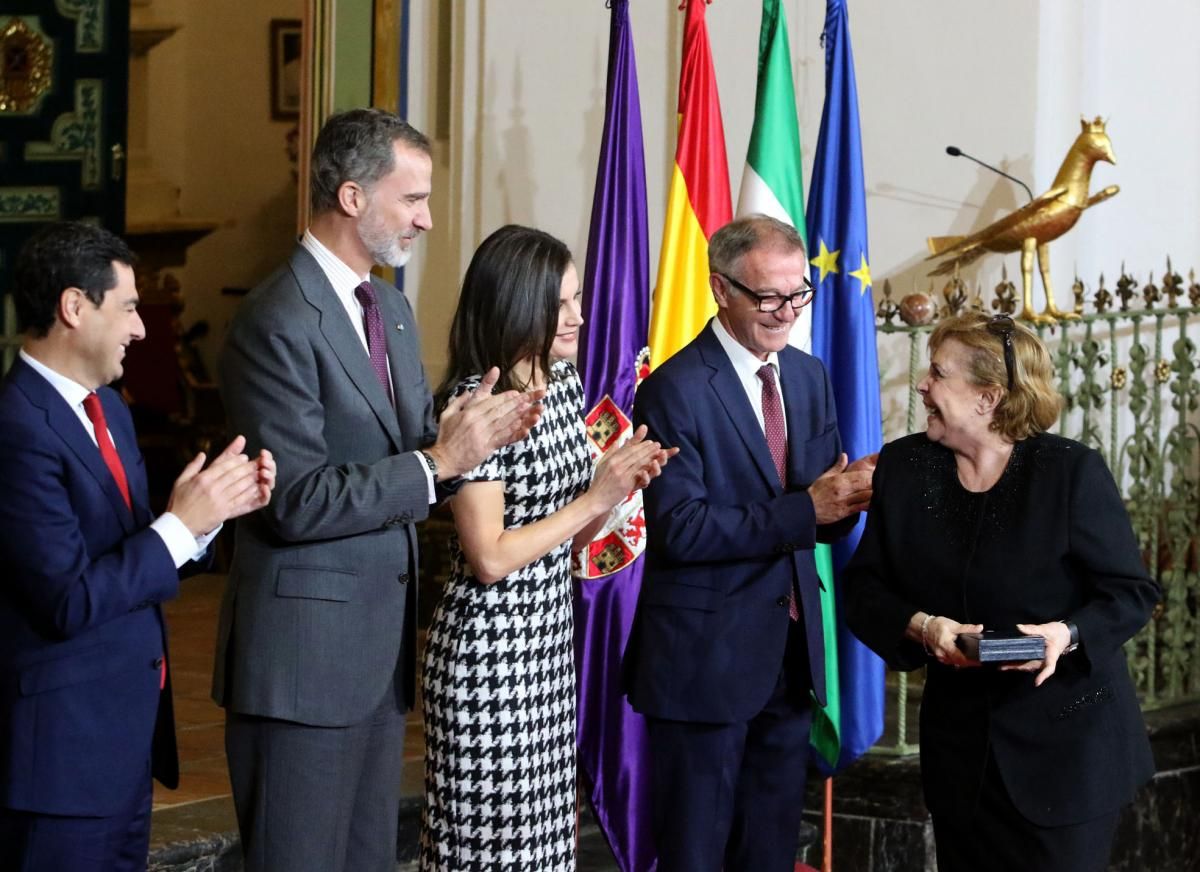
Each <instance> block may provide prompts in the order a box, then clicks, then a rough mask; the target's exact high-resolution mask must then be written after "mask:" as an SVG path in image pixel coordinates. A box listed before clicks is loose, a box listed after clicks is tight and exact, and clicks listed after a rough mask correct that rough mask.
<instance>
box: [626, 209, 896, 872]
mask: <svg viewBox="0 0 1200 872" xmlns="http://www.w3.org/2000/svg"><path fill="white" fill-rule="evenodd" d="M709 268H710V270H711V276H710V279H709V281H710V285H711V288H712V292H713V296H714V297H715V298H716V302H717V306H718V313H717V317H716V318H714V319H713V320H712V321H710V322H709V324H708V326H706V327H705V328H704V329H703V330H702V331H701V332H700V335H699V336H697V337H696V339H694V340H693V341H692V342H691V343H690V344H689V345H688V346H687V347H685V348H684V349H682V350H681V351H680V352H679V353H678V354H676V355H675V356H674V357H672V358H671V359H670V360H667V361H666V362H665V363H663V364H662V366H660V367H659V368H658V369H657V370H656V371H655V372H654V373H653V374H652V375H650V377H649V378H647V379H646V381H645V382H644V383H643V384H642V386H641V387H640V388H639V390H638V395H637V401H636V403H635V404H634V421H635V423H636V424H646V425H647V426H648V427H649V431H650V432H649V438H652V439H655V440H658V441H659V442H661V443H662V444H663V445H667V446H672V447H678V448H679V449H680V450H679V455H678V456H677V457H676V458H675V459H674V460H673V461H672V462H671V464H670V466H668V467H667V468H665V469H664V470H663V474H662V475H661V476H660V477H659V478H658V479H657V480H655V481H654V482H653V483H652V484H651V485H650V487H649V489H648V490H647V491H646V494H645V500H646V529H647V534H648V536H649V539H648V543H647V551H646V555H647V563H646V574H645V581H644V583H643V588H642V593H641V598H640V600H639V603H638V611H637V616H636V619H635V623H634V630H633V636H632V639H631V642H630V647H629V650H628V651H627V653H626V657H625V663H626V669H627V678H628V680H629V699H630V703H631V704H632V705H633V707H634V709H636V710H637V711H639V712H641V713H642V714H644V715H646V717H647V723H648V727H649V734H650V746H651V757H652V761H653V762H652V765H653V779H652V784H653V787H652V793H653V809H654V811H653V814H654V827H653V828H654V834H655V840H656V844H657V848H658V853H659V866H658V868H659V870H660V872H669V870H688V872H697V870H706V869H711V870H714V872H719V870H721V869H722V868H724V869H725V870H726V872H733V870H747V872H772V870H788V872H790V870H791V869H792V868H793V866H794V863H795V855H796V848H797V837H798V835H799V828H800V815H801V811H802V809H803V801H804V779H805V767H806V765H807V762H808V749H807V746H808V734H809V727H810V725H811V720H812V714H811V705H810V698H811V697H815V698H816V700H817V701H818V702H819V703H824V700H825V673H824V663H825V658H824V648H823V635H822V630H821V605H820V600H819V592H818V585H819V584H820V581H819V580H818V577H817V572H816V568H815V565H814V563H813V548H814V547H815V545H816V543H817V542H818V541H829V540H830V539H832V538H835V537H837V536H839V535H842V534H844V533H845V532H846V531H847V530H848V529H849V526H850V524H852V523H853V520H854V516H855V513H856V512H858V511H860V510H862V509H864V508H866V506H867V503H868V502H869V501H870V496H871V472H870V466H871V463H872V462H873V461H872V460H871V459H869V458H868V459H864V460H862V461H858V462H856V463H855V464H852V465H850V466H847V462H846V456H845V455H844V454H842V450H841V440H840V438H839V436H838V430H837V421H836V417H835V410H834V401H833V396H832V394H831V392H830V387H829V381H828V379H827V378H826V375H825V371H824V368H823V367H822V366H821V364H820V362H819V361H817V360H816V359H814V358H812V357H810V356H809V355H807V354H805V353H803V352H801V351H798V350H797V349H795V348H792V347H791V346H789V345H788V344H787V343H788V336H789V334H790V332H791V328H792V326H793V324H794V323H795V320H796V313H797V312H798V311H799V310H800V309H802V308H803V307H804V306H805V305H807V304H808V303H809V302H810V301H811V299H812V295H813V291H812V287H811V285H809V283H808V279H807V274H808V260H807V257H806V256H805V252H804V244H803V241H802V240H801V239H800V237H799V235H798V234H797V233H796V231H795V230H794V229H793V228H792V227H790V226H788V225H786V224H783V223H782V222H779V221H776V220H775V219H773V218H768V217H766V216H763V215H757V216H750V217H748V218H740V219H737V220H735V221H733V222H732V223H730V224H728V225H726V226H725V227H723V228H721V229H720V230H718V231H717V232H716V233H714V234H713V236H712V239H711V241H710V244H709Z"/></svg>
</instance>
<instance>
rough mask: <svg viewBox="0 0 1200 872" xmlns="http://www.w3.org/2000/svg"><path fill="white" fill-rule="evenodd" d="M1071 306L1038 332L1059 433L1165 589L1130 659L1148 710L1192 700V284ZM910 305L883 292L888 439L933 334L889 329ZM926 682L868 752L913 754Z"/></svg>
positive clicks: (893, 697)
mask: <svg viewBox="0 0 1200 872" xmlns="http://www.w3.org/2000/svg"><path fill="white" fill-rule="evenodd" d="M1073 292H1074V296H1075V311H1076V313H1077V314H1079V315H1080V317H1079V319H1078V320H1075V321H1063V322H1059V323H1058V324H1056V325H1053V326H1046V325H1042V326H1038V327H1035V329H1036V330H1037V332H1038V334H1039V335H1040V336H1041V337H1042V339H1043V341H1045V342H1046V344H1047V347H1048V348H1049V349H1050V353H1051V355H1052V357H1053V360H1054V366H1055V371H1056V374H1057V379H1058V388H1059V391H1060V392H1061V393H1062V395H1063V397H1064V399H1065V401H1066V402H1065V403H1064V407H1063V412H1062V416H1061V418H1060V420H1059V425H1058V427H1057V432H1059V433H1061V434H1062V435H1064V436H1069V437H1071V438H1073V439H1077V440H1079V441H1080V442H1083V443H1085V444H1087V445H1090V446H1092V447H1094V448H1096V449H1097V450H1098V451H1100V453H1101V454H1102V455H1103V456H1104V459H1105V461H1106V462H1107V463H1108V465H1109V468H1110V469H1111V470H1112V472H1113V476H1114V478H1115V479H1116V480H1117V483H1118V485H1119V486H1120V487H1121V490H1122V493H1123V494H1124V495H1125V500H1126V505H1127V507H1128V509H1129V516H1130V519H1131V521H1132V523H1133V528H1134V532H1135V533H1136V535H1137V538H1138V542H1139V543H1140V544H1141V547H1142V556H1143V559H1145V561H1146V565H1147V567H1148V568H1149V569H1150V571H1151V573H1152V574H1153V575H1154V576H1155V577H1156V578H1157V579H1158V581H1159V583H1160V584H1161V586H1162V591H1163V597H1162V602H1161V603H1160V605H1159V606H1158V608H1157V609H1156V610H1155V613H1154V616H1153V618H1152V619H1151V620H1150V622H1149V623H1148V624H1147V626H1146V627H1145V628H1144V629H1143V630H1142V632H1141V633H1139V634H1138V635H1137V636H1136V637H1134V638H1133V639H1131V640H1130V641H1129V642H1128V643H1127V645H1126V652H1127V654H1128V657H1129V664H1130V669H1131V671H1132V673H1133V677H1134V681H1135V683H1136V685H1137V688H1138V692H1139V694H1140V696H1141V699H1142V702H1143V705H1144V707H1146V708H1159V707H1163V706H1167V705H1171V704H1174V703H1177V702H1183V701H1188V700H1194V699H1198V698H1200V652H1198V651H1197V640H1198V637H1200V565H1198V564H1200V560H1198V554H1197V549H1198V547H1200V427H1198V426H1197V422H1198V419H1200V416H1198V414H1197V412H1198V409H1200V381H1197V368H1198V363H1200V360H1198V355H1197V347H1196V342H1195V341H1194V340H1193V339H1192V338H1191V335H1190V334H1194V333H1195V332H1196V330H1195V327H1194V324H1195V323H1196V321H1197V320H1200V319H1198V316H1200V283H1198V282H1197V281H1196V279H1195V276H1194V274H1189V281H1188V284H1187V285H1186V286H1185V284H1184V282H1183V279H1182V278H1181V277H1180V276H1179V275H1178V274H1177V273H1175V272H1174V270H1173V269H1172V268H1171V264H1170V261H1169V260H1168V262H1167V272H1166V275H1165V276H1164V277H1163V279H1162V283H1161V285H1158V284H1155V282H1154V279H1153V275H1152V274H1151V276H1150V278H1149V279H1148V280H1147V281H1146V283H1145V284H1144V285H1139V283H1138V281H1137V280H1136V279H1135V278H1134V277H1133V276H1131V275H1129V274H1127V273H1126V272H1125V271H1124V267H1122V274H1121V277H1120V278H1119V279H1118V280H1117V283H1116V286H1115V289H1114V291H1109V290H1108V289H1107V288H1106V287H1105V283H1104V278H1103V276H1101V278H1100V280H1099V282H1098V283H1097V285H1096V287H1095V290H1094V291H1091V292H1090V291H1089V289H1088V287H1087V286H1086V285H1084V283H1083V282H1082V281H1080V280H1078V279H1076V281H1075V284H1074V286H1073ZM919 302H922V303H926V308H927V309H928V308H930V305H929V304H931V305H932V308H934V309H936V311H937V316H938V317H945V316H946V315H949V314H956V313H957V312H960V311H963V310H964V309H967V308H976V309H980V310H984V309H987V308H989V307H988V306H986V305H985V304H984V302H983V300H982V295H981V294H980V293H978V292H976V293H974V294H972V293H970V291H969V290H968V289H967V287H966V286H965V285H964V284H963V283H962V282H961V281H960V280H959V279H957V278H955V279H953V280H951V282H950V283H949V284H947V285H946V287H945V289H943V291H942V295H941V299H940V300H936V301H933V300H929V301H919ZM1015 302H1016V295H1015V289H1014V288H1013V286H1012V283H1011V282H1009V281H1007V278H1005V279H1004V280H1003V281H1001V283H1000V284H999V285H997V287H996V288H995V291H994V292H993V295H992V299H991V301H990V308H991V309H992V310H995V311H999V312H1006V313H1008V314H1012V312H1013V311H1014V309H1015ZM908 303H910V301H908V300H907V299H906V300H905V301H902V305H897V304H896V303H895V302H894V301H893V300H892V298H891V289H890V287H888V285H887V283H885V285H884V294H883V298H882V299H881V301H880V304H879V311H878V318H879V323H878V331H879V336H878V344H879V352H880V359H881V361H887V360H893V361H894V360H903V358H904V356H905V352H907V361H908V378H907V397H906V398H905V401H904V402H903V406H904V408H905V416H904V424H903V428H902V429H901V428H899V427H897V426H894V425H893V426H888V425H889V423H890V422H889V421H888V420H887V418H886V416H885V427H884V431H885V434H886V438H888V439H893V438H896V437H897V436H900V435H903V434H904V433H911V432H913V431H914V430H916V429H919V426H918V424H917V418H916V416H917V410H918V408H919V405H920V403H919V397H918V395H917V393H916V384H917V382H918V381H919V380H920V378H921V376H922V374H923V372H924V370H925V366H926V350H925V346H926V341H927V334H928V333H929V332H930V331H931V330H932V329H933V326H932V324H926V325H923V326H907V325H904V324H898V323H894V322H895V320H896V318H897V316H898V315H899V314H900V312H901V309H902V308H903V309H904V310H905V312H909V311H912V309H913V308H914V307H913V306H912V305H905V304H908ZM915 308H917V309H918V310H919V308H920V307H919V306H917V307H915ZM904 343H907V348H905V347H904ZM881 366H882V365H881ZM885 394H886V387H885ZM923 680H924V677H923V674H922V673H912V674H911V675H909V674H899V675H893V676H889V682H888V684H889V688H890V689H891V692H890V698H889V700H888V708H889V717H888V727H887V730H886V731H885V734H884V737H883V739H882V740H881V741H880V743H879V744H878V745H877V746H876V750H877V751H880V752H883V753H892V754H906V753H913V752H915V751H916V744H915V739H914V737H913V736H912V735H911V730H910V727H909V721H910V715H911V713H912V709H913V703H914V700H915V699H916V698H918V697H919V694H920V689H921V686H922V684H923Z"/></svg>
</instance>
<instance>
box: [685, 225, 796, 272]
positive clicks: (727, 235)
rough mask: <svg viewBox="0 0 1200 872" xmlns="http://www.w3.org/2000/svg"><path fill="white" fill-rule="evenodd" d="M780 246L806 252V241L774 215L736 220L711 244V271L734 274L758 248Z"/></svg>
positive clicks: (715, 236) (709, 265) (709, 257)
mask: <svg viewBox="0 0 1200 872" xmlns="http://www.w3.org/2000/svg"><path fill="white" fill-rule="evenodd" d="M772 246H779V247H780V248H782V249H784V250H785V251H787V252H789V253H791V252H793V251H805V248H804V240H803V239H802V238H801V237H800V234H799V233H798V232H797V231H796V228H795V227H793V226H792V225H790V224H785V223H784V222H782V221H780V220H779V219H778V218H772V217H771V216H770V215H761V214H756V215H744V216H742V217H741V218H735V219H734V220H732V221H730V222H729V223H728V224H726V225H725V226H724V227H722V228H721V229H720V230H718V231H717V232H716V233H714V234H713V235H712V239H710V240H709V241H708V270H709V272H714V273H730V272H733V271H734V268H735V267H736V266H737V263H738V261H739V260H741V259H742V258H743V257H744V256H745V255H747V254H748V253H750V251H751V250H753V249H755V248H768V247H772Z"/></svg>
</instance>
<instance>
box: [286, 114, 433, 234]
mask: <svg viewBox="0 0 1200 872" xmlns="http://www.w3.org/2000/svg"><path fill="white" fill-rule="evenodd" d="M397 141H399V142H402V143H404V144H405V145H406V146H408V147H409V148H412V149H415V150H417V151H421V152H424V153H425V154H427V155H428V154H429V153H430V146H429V138H428V137H427V136H425V134H423V133H421V132H420V131H419V130H417V129H416V128H415V127H413V126H412V125H411V124H409V123H408V122H407V121H405V120H404V119H402V118H400V117H399V116H397V115H395V114H394V113H392V112H387V111H385V110H383V109H351V110H349V111H348V112H339V113H337V114H336V115H332V116H330V118H329V120H328V121H326V122H325V125H324V126H323V127H322V128H321V132H320V134H318V136H317V142H316V144H315V145H314V146H313V153H312V171H311V177H310V186H311V195H310V196H311V197H312V210H313V212H314V213H319V212H328V211H330V210H332V209H334V208H336V207H337V197H338V189H339V188H340V187H341V186H342V185H344V184H345V183H346V182H357V183H358V184H359V185H361V186H362V187H363V189H364V190H369V189H370V188H371V186H372V185H374V184H375V183H376V182H378V181H379V180H380V179H382V178H383V177H384V176H386V175H387V174H388V173H390V172H391V171H392V169H393V167H394V166H395V154H394V152H393V148H392V144H393V143H394V142H397Z"/></svg>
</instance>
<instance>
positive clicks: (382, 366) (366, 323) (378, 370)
mask: <svg viewBox="0 0 1200 872" xmlns="http://www.w3.org/2000/svg"><path fill="white" fill-rule="evenodd" d="M354 296H355V297H357V298H358V302H359V303H361V304H362V310H363V328H364V329H365V330H366V332H367V351H368V353H370V355H371V366H372V367H373V368H374V369H375V375H376V376H377V377H378V378H379V383H380V384H381V385H383V392H384V393H385V394H386V395H387V398H388V402H389V403H392V404H393V405H395V403H394V401H393V400H392V383H391V380H390V379H389V378H388V362H387V340H386V339H384V338H383V316H382V315H380V314H379V306H378V304H377V303H376V301H375V288H373V287H372V286H371V283H370V282H363V283H362V284H361V285H359V286H358V287H357V288H355V289H354Z"/></svg>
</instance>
